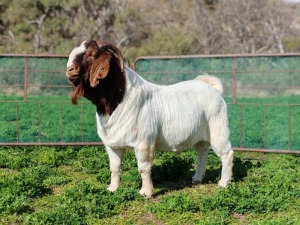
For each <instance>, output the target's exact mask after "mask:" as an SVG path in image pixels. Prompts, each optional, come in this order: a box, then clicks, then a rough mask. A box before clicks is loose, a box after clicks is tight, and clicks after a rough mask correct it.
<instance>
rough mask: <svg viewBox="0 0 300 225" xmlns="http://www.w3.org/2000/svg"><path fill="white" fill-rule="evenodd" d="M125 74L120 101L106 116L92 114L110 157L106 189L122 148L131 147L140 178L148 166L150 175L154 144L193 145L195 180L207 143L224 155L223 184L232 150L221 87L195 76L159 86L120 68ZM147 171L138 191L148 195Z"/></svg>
mask: <svg viewBox="0 0 300 225" xmlns="http://www.w3.org/2000/svg"><path fill="white" fill-rule="evenodd" d="M125 76H126V92H125V96H124V99H123V101H122V103H121V104H119V106H118V107H117V108H116V110H115V111H114V112H113V113H112V115H111V116H103V115H98V114H96V120H97V132H98V135H99V137H100V138H101V140H102V141H103V143H104V144H105V146H106V149H107V152H108V154H109V158H110V168H111V171H112V182H111V185H110V187H109V189H110V190H112V191H114V190H115V189H116V188H117V187H118V185H119V178H118V176H119V170H120V163H121V161H122V157H123V152H122V151H123V149H126V148H128V147H129V148H133V149H134V150H135V153H136V156H137V160H138V167H139V171H140V172H141V174H142V178H143V172H144V171H148V170H149V171H148V172H147V173H149V176H150V169H151V164H152V159H153V152H154V150H160V151H173V152H180V151H182V150H187V149H189V148H191V147H195V148H196V150H197V152H198V156H199V162H198V166H197V170H196V174H195V176H194V177H193V182H199V181H201V179H202V178H203V176H204V173H205V167H206V157H207V153H206V152H207V150H208V147H209V146H210V145H211V146H212V148H213V149H214V151H215V153H216V154H217V155H218V156H219V157H221V158H222V157H223V158H224V160H225V161H226V160H227V161H228V163H227V164H228V165H226V163H225V162H223V169H224V167H225V169H224V171H225V172H224V173H223V175H222V179H221V181H220V182H219V184H220V185H221V186H226V185H227V183H228V182H229V180H230V179H231V168H232V155H233V152H232V150H231V145H230V141H229V129H228V122H227V107H226V103H225V101H224V100H223V98H222V92H221V91H219V90H217V89H216V88H214V87H213V85H211V84H209V83H208V82H203V81H201V80H200V79H196V80H190V81H184V82H180V83H177V84H174V85H169V86H160V85H156V84H152V83H150V82H148V81H146V80H144V79H143V78H141V77H140V76H139V75H138V74H136V73H135V72H134V71H132V70H131V69H129V68H125ZM205 79H206V80H207V79H208V77H205ZM205 143H209V145H207V144H205ZM200 157H201V158H200ZM222 161H223V159H222ZM200 164H201V165H200ZM147 176H148V175H147ZM147 176H146V178H145V175H144V178H143V187H142V190H141V193H142V194H146V195H147V196H151V195H152V186H151V185H152V183H151V180H150V181H149V179H150V178H149V177H147ZM114 180H116V181H115V182H114ZM149 186H150V187H149Z"/></svg>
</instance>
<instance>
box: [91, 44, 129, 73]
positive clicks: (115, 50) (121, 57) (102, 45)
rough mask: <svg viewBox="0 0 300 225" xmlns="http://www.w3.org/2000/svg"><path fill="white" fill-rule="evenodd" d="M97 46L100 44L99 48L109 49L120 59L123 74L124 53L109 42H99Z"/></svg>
mask: <svg viewBox="0 0 300 225" xmlns="http://www.w3.org/2000/svg"><path fill="white" fill-rule="evenodd" d="M97 44H98V47H99V48H108V49H110V50H112V51H113V52H114V53H115V54H116V56H117V57H118V59H119V62H120V67H121V72H123V69H124V65H123V56H122V53H121V52H120V50H119V49H118V48H117V47H116V46H115V45H113V44H112V43H110V42H108V41H98V42H97Z"/></svg>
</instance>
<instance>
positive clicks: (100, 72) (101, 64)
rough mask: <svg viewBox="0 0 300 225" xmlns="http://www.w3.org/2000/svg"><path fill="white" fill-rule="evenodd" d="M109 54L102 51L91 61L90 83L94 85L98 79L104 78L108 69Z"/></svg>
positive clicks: (97, 82)
mask: <svg viewBox="0 0 300 225" xmlns="http://www.w3.org/2000/svg"><path fill="white" fill-rule="evenodd" d="M110 61H111V54H110V53H108V52H103V53H102V54H101V55H100V56H99V58H97V59H95V60H94V61H93V62H92V65H91V69H90V85H91V87H96V86H97V85H98V84H99V80H101V79H104V78H105V77H106V76H107V74H108V72H109V69H110Z"/></svg>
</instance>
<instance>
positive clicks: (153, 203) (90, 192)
mask: <svg viewBox="0 0 300 225" xmlns="http://www.w3.org/2000/svg"><path fill="white" fill-rule="evenodd" d="M195 163H196V154H195V153H194V151H188V152H185V153H183V154H180V155H178V154H172V153H156V155H155V162H154V166H153V170H152V177H153V180H154V186H155V189H154V197H153V198H152V199H145V198H143V197H141V196H139V194H138V190H139V188H140V186H141V179H140V176H139V174H138V172H137V168H136V161H135V158H134V154H133V152H132V151H130V152H127V154H126V156H125V161H124V163H123V168H122V174H121V187H120V189H119V190H118V191H117V192H115V193H109V192H107V191H106V187H107V184H108V182H109V177H110V175H109V169H108V159H107V155H106V153H105V151H104V149H103V148H102V147H100V148H99V147H26V148H24V147H22V148H21V147H20V148H11V147H0V224H72V225H73V224H243V225H245V224H291V225H294V224H295V225H296V224H300V216H299V210H300V167H299V164H300V155H278V154H262V153H260V154H259V153H239V152H237V153H236V154H235V159H234V180H233V182H232V184H231V185H230V186H229V187H228V188H227V189H223V188H218V187H217V181H218V179H219V178H220V162H219V159H218V158H217V157H216V156H215V155H214V154H213V153H211V154H209V160H208V170H207V173H206V176H205V179H204V182H203V184H199V185H191V177H192V175H193V173H194V167H195Z"/></svg>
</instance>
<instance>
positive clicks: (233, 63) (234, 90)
mask: <svg viewBox="0 0 300 225" xmlns="http://www.w3.org/2000/svg"><path fill="white" fill-rule="evenodd" d="M232 75H233V79H232V103H233V104H236V57H232Z"/></svg>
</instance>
